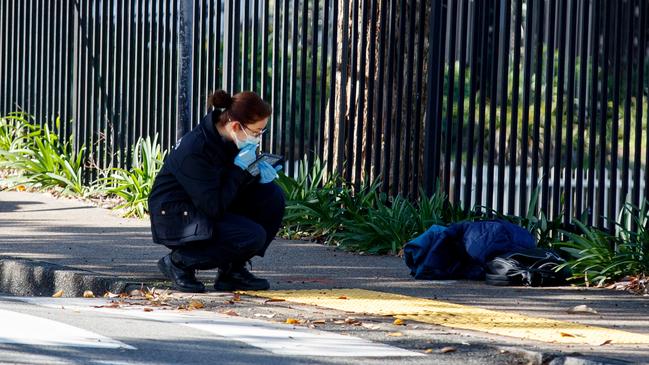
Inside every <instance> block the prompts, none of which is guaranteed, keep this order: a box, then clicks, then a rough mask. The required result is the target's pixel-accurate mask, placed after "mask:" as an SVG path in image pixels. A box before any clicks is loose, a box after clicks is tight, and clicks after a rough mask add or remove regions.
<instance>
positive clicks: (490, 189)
mask: <svg viewBox="0 0 649 365" xmlns="http://www.w3.org/2000/svg"><path fill="white" fill-rule="evenodd" d="M499 4H500V1H496V2H495V3H494V4H493V7H492V12H493V23H492V27H493V32H492V35H491V40H492V44H491V70H490V71H489V74H490V76H491V77H490V79H489V82H490V84H489V86H490V90H489V98H490V100H489V156H488V160H487V197H486V198H487V199H486V204H487V207H489V209H493V208H494V203H493V200H494V164H495V160H496V129H497V125H496V111H497V106H498V47H499V42H500V10H499V9H500V7H499ZM485 94H486V93H485ZM501 123H503V122H501ZM503 125H504V123H503Z"/></svg>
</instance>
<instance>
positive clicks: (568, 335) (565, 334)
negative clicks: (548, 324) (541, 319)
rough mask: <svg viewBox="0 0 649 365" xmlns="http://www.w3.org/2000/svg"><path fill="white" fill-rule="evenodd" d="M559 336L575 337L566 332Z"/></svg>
mask: <svg viewBox="0 0 649 365" xmlns="http://www.w3.org/2000/svg"><path fill="white" fill-rule="evenodd" d="M559 334H560V335H561V337H575V335H571V334H570V333H566V332H559Z"/></svg>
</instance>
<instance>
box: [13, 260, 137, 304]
mask: <svg viewBox="0 0 649 365" xmlns="http://www.w3.org/2000/svg"><path fill="white" fill-rule="evenodd" d="M144 285H146V283H145V282H138V281H137V280H125V279H123V278H117V277H111V276H106V275H101V274H97V273H94V272H92V271H86V270H80V269H76V268H72V267H67V266H62V265H58V264H53V263H50V262H45V261H36V260H29V259H22V258H20V259H19V258H12V257H7V256H0V292H5V293H8V294H12V295H18V296H52V295H53V294H54V293H56V292H58V291H59V290H63V296H64V297H80V296H83V293H84V291H86V290H91V291H92V292H93V293H94V294H95V295H96V296H101V295H103V294H104V293H105V292H106V291H110V292H113V293H121V292H125V291H128V290H132V289H139V288H140V287H142V286H144Z"/></svg>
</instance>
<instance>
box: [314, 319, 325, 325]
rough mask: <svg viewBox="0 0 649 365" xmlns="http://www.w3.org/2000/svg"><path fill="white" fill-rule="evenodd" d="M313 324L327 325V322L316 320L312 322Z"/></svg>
mask: <svg viewBox="0 0 649 365" xmlns="http://www.w3.org/2000/svg"><path fill="white" fill-rule="evenodd" d="M311 323H313V324H325V323H326V321H325V320H324V319H316V320H314V321H312V322H311Z"/></svg>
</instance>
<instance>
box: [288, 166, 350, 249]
mask: <svg viewBox="0 0 649 365" xmlns="http://www.w3.org/2000/svg"><path fill="white" fill-rule="evenodd" d="M324 176H325V165H324V164H322V163H321V162H320V160H319V159H317V158H316V159H315V161H314V163H313V167H312V168H311V170H310V171H309V170H307V163H306V159H305V160H303V161H301V162H300V163H299V165H298V175H297V179H293V178H290V177H288V176H286V175H285V174H283V173H280V174H279V179H278V180H277V184H278V185H279V186H280V187H281V188H282V190H283V191H284V194H285V197H286V212H285V214H284V221H283V228H282V231H281V232H280V234H281V235H282V236H284V237H288V238H300V237H304V236H308V237H310V238H312V239H316V240H318V239H323V238H325V237H326V236H327V235H328V234H329V233H331V232H333V231H334V230H336V229H337V227H338V225H339V224H340V222H339V217H340V215H341V214H342V210H341V207H340V205H339V204H338V199H339V195H338V190H339V188H338V187H337V186H336V184H337V182H339V181H340V179H339V177H338V176H337V175H334V176H333V177H331V178H329V179H328V180H327V181H326V182H325V179H324Z"/></svg>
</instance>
